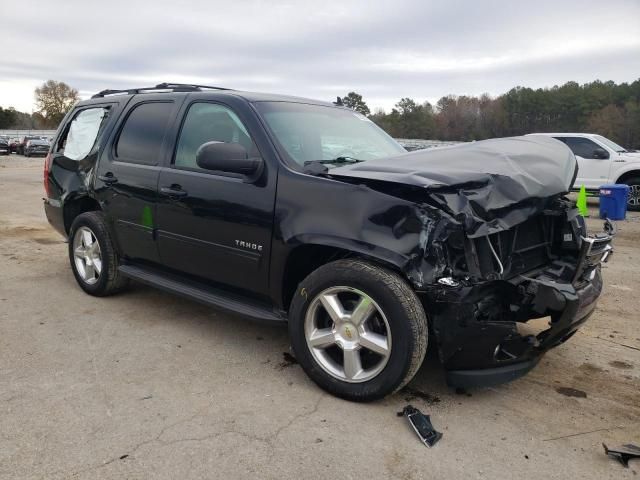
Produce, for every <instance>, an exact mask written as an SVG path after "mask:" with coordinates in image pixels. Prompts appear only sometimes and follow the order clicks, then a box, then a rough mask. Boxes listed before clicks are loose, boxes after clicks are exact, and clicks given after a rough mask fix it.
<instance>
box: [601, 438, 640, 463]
mask: <svg viewBox="0 0 640 480" xmlns="http://www.w3.org/2000/svg"><path fill="white" fill-rule="evenodd" d="M602 446H603V447H604V453H605V454H607V455H609V456H610V457H611V458H615V459H616V460H618V461H619V462H620V463H621V464H622V465H624V466H625V467H626V468H629V460H633V459H634V458H635V459H638V458H640V447H638V446H637V445H633V444H631V443H627V444H626V445H622V446H621V447H617V448H608V447H607V446H606V445H605V444H604V443H603V444H602Z"/></svg>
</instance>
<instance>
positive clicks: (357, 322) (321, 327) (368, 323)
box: [304, 287, 391, 383]
mask: <svg viewBox="0 0 640 480" xmlns="http://www.w3.org/2000/svg"><path fill="white" fill-rule="evenodd" d="M304 333H305V338H306V341H307V346H308V347H309V351H310V352H311V354H312V355H313V358H314V359H315V360H316V362H317V363H318V364H319V365H320V367H322V369H323V370H325V371H326V372H327V373H329V374H330V375H331V376H333V377H335V378H337V379H339V380H342V381H345V382H350V383H360V382H366V381H367V380H371V379H372V378H374V377H375V376H377V375H378V374H379V373H380V372H381V371H382V370H383V369H384V367H385V365H386V364H387V361H388V360H389V356H390V355H391V328H390V327H389V322H388V321H387V318H386V317H385V315H384V312H383V311H382V309H381V308H380V307H379V306H378V304H377V303H376V302H375V301H374V300H373V299H372V298H371V297H369V296H368V295H367V294H366V293H364V292H361V291H360V290H356V289H355V288H351V287H332V288H328V289H326V290H324V291H322V292H321V293H320V294H318V295H317V296H316V297H315V298H314V299H313V301H312V302H311V303H310V304H309V308H308V309H307V313H306V315H305V320H304Z"/></svg>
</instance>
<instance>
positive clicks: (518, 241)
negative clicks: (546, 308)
mask: <svg viewBox="0 0 640 480" xmlns="http://www.w3.org/2000/svg"><path fill="white" fill-rule="evenodd" d="M570 218H571V220H569V219H568V218H567V212H566V211H559V210H545V211H544V212H542V213H541V214H538V215H535V216H533V217H531V218H529V219H527V220H526V221H525V222H523V223H520V224H518V225H516V226H515V227H513V228H511V229H509V230H505V231H501V232H498V233H494V234H491V235H487V236H481V237H475V238H469V237H466V236H465V235H464V234H462V232H458V234H457V235H452V236H450V237H449V243H448V249H447V251H448V259H449V265H450V266H451V269H452V274H453V276H454V277H470V278H476V279H486V280H498V279H504V280H510V279H512V278H515V277H518V276H519V275H528V274H530V273H531V272H532V271H535V270H537V269H540V268H542V267H544V268H545V269H546V270H549V272H547V273H548V274H549V275H552V276H553V277H554V279H555V280H561V281H564V282H568V283H569V282H570V283H573V284H574V285H575V286H577V287H579V286H580V285H583V284H584V283H586V282H589V281H591V280H592V278H593V275H594V273H595V272H594V271H595V269H596V268H597V266H598V265H599V264H600V263H601V262H604V261H606V259H607V257H608V255H609V254H610V253H611V252H612V251H613V247H612V246H611V241H612V239H613V236H614V235H615V231H614V230H615V228H614V227H613V225H612V224H610V223H609V222H606V223H605V231H606V233H601V234H598V235H595V236H585V235H586V230H585V226H584V222H583V221H582V219H578V217H577V216H575V215H572V216H571V217H570ZM551 265H555V266H554V267H551Z"/></svg>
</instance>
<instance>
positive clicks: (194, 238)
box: [157, 100, 275, 294]
mask: <svg viewBox="0 0 640 480" xmlns="http://www.w3.org/2000/svg"><path fill="white" fill-rule="evenodd" d="M185 112H186V113H185V115H184V120H183V123H182V127H181V129H180V132H179V135H178V139H177V142H176V148H175V154H174V156H173V158H172V160H171V163H170V165H169V166H168V167H167V168H163V169H162V170H161V172H160V179H159V203H158V225H157V228H158V230H157V237H158V247H159V249H160V259H161V262H162V263H163V265H164V266H166V267H169V268H171V269H173V270H177V271H180V272H182V273H186V274H190V275H194V276H197V277H200V278H201V279H204V280H208V281H212V282H216V283H219V284H225V285H228V286H232V287H237V288H240V289H243V290H247V291H249V292H252V293H256V294H266V293H267V291H268V270H269V258H270V255H269V254H270V249H271V229H272V224H273V209H274V202H275V172H273V171H269V167H268V166H267V167H266V168H265V171H264V172H263V174H262V176H261V177H260V178H259V179H257V181H255V182H253V183H246V181H244V180H243V179H242V178H238V177H234V176H229V175H225V174H223V173H221V172H220V173H217V172H212V171H210V170H204V169H202V168H200V167H198V165H197V164H196V152H197V150H198V148H199V147H200V146H201V145H202V144H204V143H206V142H210V141H219V142H227V143H239V144H241V145H242V146H243V147H244V148H245V149H246V150H247V151H248V152H249V154H250V155H251V156H260V152H259V151H258V149H257V147H256V145H255V143H254V140H253V135H252V134H251V132H250V131H249V130H248V129H247V127H246V126H245V125H246V122H243V121H242V120H241V119H240V117H239V116H238V115H237V114H236V113H235V112H234V111H233V110H232V109H231V108H230V107H228V106H226V105H223V104H220V103H213V102H208V101H204V100H203V101H195V102H193V103H191V104H190V105H189V106H188V108H185Z"/></svg>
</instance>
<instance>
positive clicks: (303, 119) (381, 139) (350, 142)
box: [255, 102, 406, 167]
mask: <svg viewBox="0 0 640 480" xmlns="http://www.w3.org/2000/svg"><path fill="white" fill-rule="evenodd" d="M255 105H256V107H257V109H258V111H259V112H260V113H261V114H262V116H263V118H264V119H265V121H266V123H267V125H268V127H269V129H270V130H271V131H272V133H273V135H274V136H275V138H276V139H277V141H278V143H279V144H280V146H281V147H282V149H283V150H284V151H285V153H286V154H287V155H288V157H289V159H290V160H292V161H293V162H295V163H296V164H298V165H300V166H303V165H305V163H306V162H314V161H331V160H335V159H344V158H348V159H352V160H354V161H355V160H361V161H365V160H371V159H374V158H381V157H388V156H391V155H398V154H400V153H405V152H406V150H405V149H404V148H402V147H401V146H400V145H399V144H398V143H396V141H395V140H393V139H392V138H391V137H390V136H389V135H387V134H386V133H385V132H384V131H383V130H382V129H380V128H379V127H378V126H376V125H375V124H374V123H373V122H372V121H371V120H369V119H368V118H367V117H365V116H364V115H361V114H359V113H357V112H354V111H352V110H347V109H344V108H335V107H328V106H327V107H325V106H322V105H309V104H305V103H291V102H256V104H255ZM339 164H340V163H338V164H337V165H339ZM327 166H328V167H331V166H332V165H327Z"/></svg>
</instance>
